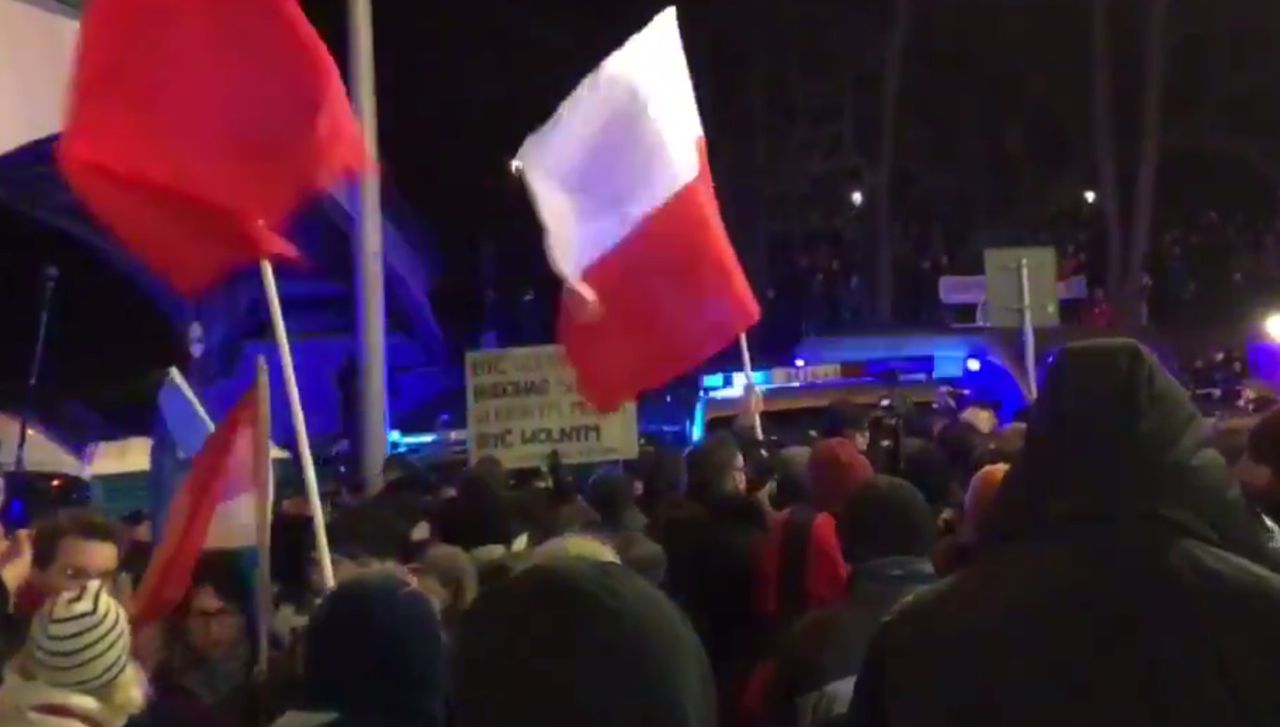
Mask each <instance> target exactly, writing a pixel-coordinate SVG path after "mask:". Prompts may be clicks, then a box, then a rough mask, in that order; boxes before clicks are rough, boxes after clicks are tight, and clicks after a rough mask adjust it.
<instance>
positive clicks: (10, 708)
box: [0, 670, 127, 727]
mask: <svg viewBox="0 0 1280 727" xmlns="http://www.w3.org/2000/svg"><path fill="white" fill-rule="evenodd" d="M126 721H127V720H126V718H124V717H123V716H121V715H119V714H116V713H115V712H114V711H113V710H111V709H109V708H107V707H106V706H105V705H103V704H102V702H100V701H98V700H97V699H96V698H94V697H92V696H90V695H88V694H83V693H81V692H72V691H68V690H66V689H57V688H55V687H50V686H47V685H45V684H42V683H40V682H37V681H28V680H26V679H23V678H22V677H21V676H19V675H18V674H16V673H14V672H13V671H12V670H8V671H6V672H5V675H4V685H3V686H0V725H4V727H121V725H123V724H124V723H125V722H126Z"/></svg>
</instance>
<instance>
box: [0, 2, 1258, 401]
mask: <svg viewBox="0 0 1280 727" xmlns="http://www.w3.org/2000/svg"><path fill="white" fill-rule="evenodd" d="M302 4H303V7H304V9H305V11H306V12H307V13H308V15H309V16H310V17H311V19H312V21H313V23H314V24H315V25H316V27H317V28H318V30H319V31H320V33H321V35H322V36H323V37H324V38H325V40H326V42H328V43H329V44H330V47H331V48H332V49H333V51H334V55H335V57H336V58H337V59H338V62H339V64H340V65H342V66H345V54H346V48H345V30H346V29H345V18H346V7H345V0H302ZM666 4H668V3H665V2H662V0H594V1H593V0H469V1H465V2H443V1H440V0H429V1H424V0H416V1H415V0H376V1H375V9H376V12H375V16H376V43H377V47H378V57H377V62H378V82H379V83H378V101H379V106H380V109H379V111H380V132H381V142H382V143H381V147H382V149H381V151H382V163H383V167H384V169H385V172H386V177H387V179H388V180H389V182H390V185H391V187H392V188H394V189H395V191H396V193H397V194H398V196H399V197H400V198H401V199H402V201H403V202H404V203H405V205H404V207H405V208H407V209H409V210H411V211H412V213H413V214H414V216H415V222H416V223H417V226H418V227H420V228H421V229H423V230H425V231H427V233H428V235H430V236H431V238H432V242H433V245H432V247H433V249H434V251H435V254H436V256H437V260H436V265H435V268H436V283H435V291H434V301H435V306H436V312H437V314H438V317H439V318H440V320H441V323H442V325H443V327H444V329H445V334H446V336H447V337H449V338H451V339H452V345H453V346H454V347H455V350H460V349H461V347H463V346H465V345H466V339H467V338H469V337H472V336H474V335H475V334H476V332H477V331H478V327H479V326H478V324H479V310H480V307H481V306H480V302H481V300H482V297H483V290H482V280H484V279H486V278H487V279H489V280H491V281H493V282H494V283H495V284H496V285H497V286H498V287H500V288H501V289H503V290H504V291H507V292H508V293H509V292H510V291H517V292H518V291H520V290H523V289H524V288H529V287H532V288H535V289H537V290H538V291H539V292H540V293H541V294H543V295H544V296H545V298H546V300H547V301H548V303H547V304H546V305H545V308H546V309H547V310H548V311H549V310H550V303H549V301H550V300H552V299H553V298H554V291H555V285H554V281H553V280H552V279H551V277H550V274H549V271H548V269H547V265H546V262H545V259H544V257H543V253H542V249H541V239H540V231H539V229H538V227H537V225H536V221H535V219H534V217H533V214H532V211H531V210H530V207H529V203H528V200H527V196H526V193H525V191H524V189H523V187H522V185H521V184H520V183H519V181H518V180H516V179H514V178H512V177H511V176H510V175H509V173H508V172H507V163H508V161H509V159H510V157H511V156H512V155H513V154H514V153H515V151H516V150H517V149H518V147H519V145H520V143H521V141H522V139H523V138H524V137H525V135H527V134H528V133H529V132H530V131H532V130H533V129H535V128H536V127H537V126H538V125H539V124H541V123H542V121H543V120H545V119H546V118H547V117H548V116H549V115H550V114H551V113H552V111H553V110H554V109H555V107H556V105H557V104H558V103H559V102H560V100H562V99H563V98H564V97H565V95H567V94H568V93H569V92H570V91H571V90H572V89H573V87H574V86H575V84H576V83H577V82H578V81H579V80H580V79H581V78H582V77H583V76H584V75H585V74H587V73H588V72H590V70H591V69H592V68H593V67H594V66H595V65H596V64H597V63H599V62H600V60H602V59H603V58H604V57H605V56H606V55H607V54H608V53H609V52H610V51H611V50H612V49H614V48H616V47H617V46H618V45H619V44H620V43H621V42H622V41H623V40H624V39H625V38H627V37H628V36H629V35H630V34H632V33H633V32H635V31H636V30H638V29H639V28H641V27H642V26H643V25H644V24H645V23H646V22H647V21H648V20H649V19H650V18H651V17H652V16H653V15H654V14H655V13H656V12H658V11H659V10H660V9H661V8H662V7H663V6H664V5H666ZM1112 4H1113V6H1114V7H1115V8H1116V14H1115V18H1114V20H1115V22H1114V25H1113V34H1114V38H1113V41H1112V45H1113V46H1114V48H1115V55H1114V61H1115V68H1116V69H1117V71H1116V83H1117V86H1118V88H1117V94H1116V98H1117V112H1118V115H1119V117H1120V118H1118V120H1117V130H1118V134H1119V140H1120V148H1121V156H1122V157H1124V159H1122V162H1123V163H1124V164H1127V165H1131V160H1132V158H1133V154H1132V150H1133V149H1134V148H1135V147H1136V144H1135V141H1136V139H1135V137H1134V130H1135V128H1136V124H1135V123H1134V119H1135V116H1136V105H1137V104H1136V99H1137V96H1138V94H1137V85H1136V84H1137V73H1136V68H1137V65H1138V64H1137V62H1136V60H1137V56H1136V53H1137V51H1136V49H1137V47H1138V42H1137V39H1138V38H1139V37H1140V36H1139V28H1140V26H1139V23H1138V14H1137V12H1136V9H1140V8H1141V7H1142V4H1141V3H1129V2H1119V1H1117V2H1113V3H1112ZM912 5H913V7H914V8H915V12H914V14H913V24H912V26H911V32H910V35H909V39H908V42H907V48H906V59H905V69H904V77H903V84H902V95H901V101H900V104H901V107H900V110H899V121H898V124H897V128H896V129H895V134H896V136H897V139H898V164H897V172H896V173H895V176H894V179H893V188H894V193H895V198H896V201H895V205H896V207H897V209H898V210H900V213H901V214H902V215H903V216H905V217H915V218H921V219H928V220H932V221H934V223H936V224H938V225H941V226H943V228H944V229H945V231H946V232H947V234H950V235H953V236H954V237H955V238H957V239H962V238H964V237H965V236H967V235H969V234H971V233H972V232H973V231H974V230H979V229H986V228H991V227H999V226H1012V225H1020V226H1024V227H1032V228H1034V226H1036V225H1039V224H1042V223H1043V221H1044V220H1046V219H1051V218H1052V217H1053V215H1054V214H1057V211H1059V210H1060V209H1061V208H1063V207H1064V206H1068V207H1069V206H1071V205H1076V206H1077V207H1078V205H1079V201H1078V200H1079V194H1080V190H1081V189H1082V188H1085V187H1088V186H1091V185H1093V184H1094V182H1095V181H1096V180H1095V179H1094V172H1093V147H1092V135H1091V130H1090V123H1089V108H1090V88H1091V86H1090V79H1091V75H1090V66H1089V57H1090V56H1089V47H1090V46H1089V12H1088V8H1089V6H1090V3H1089V2H1087V1H1086V0H965V1H964V2H959V1H957V2H949V1H948V2H924V0H915V1H914V2H913V3H912ZM678 7H679V9H680V14H681V26H682V32H683V35H684V40H685V45H686V50H687V53H688V56H689V60H690V65H691V67H692V72H693V77H694V84H695V88H696V90H697V92H698V96H699V103H700V106H701V111H702V116H703V120H704V126H705V127H706V131H707V136H708V141H709V147H710V155H711V162H712V168H713V170H714V173H715V178H716V181H717V188H718V193H719V196H720V198H721V204H722V207H723V209H724V212H725V216H726V223H727V225H728V228H729V230H730V234H731V236H732V237H733V238H734V242H735V244H736V245H737V246H738V249H739V254H740V256H741V257H742V259H743V263H744V265H745V266H746V268H747V271H748V273H749V275H751V276H752V278H753V282H754V284H755V285H756V288H757V291H758V293H761V294H762V297H763V295H764V293H765V292H766V291H767V290H769V289H770V288H771V287H774V286H775V285H777V284H778V282H779V281H778V280H776V276H777V275H778V274H779V271H781V270H783V269H785V266H786V264H787V261H788V260H789V259H790V258H794V257H795V256H796V255H797V254H798V252H799V251H805V250H812V249H815V248H816V247H820V246H826V247H829V248H841V249H844V250H847V251H849V253H850V255H851V256H852V257H853V258H854V260H858V259H859V256H863V259H865V249H866V240H867V239H868V234H867V233H868V229H869V228H868V224H867V223H868V219H869V217H868V216H867V214H866V212H865V211H863V212H861V213H857V214H855V213H853V212H852V211H851V210H850V209H849V206H848V201H847V200H848V194H849V190H850V188H852V187H855V186H859V185H861V184H863V183H864V182H865V175H866V170H867V169H868V168H871V167H873V166H874V164H875V163H876V161H877V158H876V157H877V154H878V146H877V144H878V140H879V132H880V129H879V97H880V91H881V86H882V83H883V62H884V46H885V43H886V36H887V29H888V27H889V26H890V17H891V12H890V9H891V7H892V0H687V1H686V2H681V3H679V4H678ZM1170 7H1171V15H1170V22H1169V28H1168V32H1167V35H1168V45H1167V55H1166V59H1167V63H1168V66H1167V74H1168V75H1167V86H1166V91H1165V104H1164V106H1165V114H1166V119H1165V122H1166V131H1167V134H1168V135H1169V137H1170V139H1171V141H1170V143H1169V145H1168V148H1167V149H1166V151H1165V156H1164V159H1163V160H1162V170H1163V173H1164V176H1163V177H1162V179H1161V182H1160V208H1159V210H1158V212H1157V214H1158V216H1172V215H1177V214H1186V213H1188V212H1189V211H1191V210H1193V209H1194V208H1195V206H1197V205H1209V204H1211V205H1213V206H1215V207H1217V208H1219V209H1222V208H1230V207H1232V206H1235V207H1238V208H1239V210H1238V211H1239V212H1240V213H1242V214H1245V213H1248V214H1258V215H1267V214H1270V212H1271V211H1272V209H1273V207H1274V202H1275V198H1276V196H1275V191H1274V190H1275V187H1276V184H1275V178H1276V173H1277V172H1278V171H1280V144H1277V140H1278V139H1280V134H1278V133H1277V129H1280V83H1278V82H1277V79H1280V43H1278V42H1277V40H1276V39H1277V38H1280V3H1262V2H1255V1H1254V0H1174V2H1171V3H1170ZM833 136H834V137H839V138H834V140H833V138H831V137H833ZM1233 149H1234V150H1239V149H1243V150H1244V152H1245V153H1238V152H1235V151H1232V150H1233ZM1268 175H1270V176H1268ZM1122 176H1123V174H1122ZM1124 183H1125V181H1124V180H1122V184H1124ZM0 235H4V239H3V240H0V266H3V268H4V269H3V270H0V283H3V288H4V289H3V290H2V291H0V305H3V306H4V307H5V311H6V317H5V318H4V319H3V320H4V321H6V325H5V330H3V331H0V345H3V347H4V352H3V355H2V356H0V399H3V398H5V394H4V392H5V391H6V390H9V391H13V390H14V387H15V386H18V385H20V383H21V382H22V381H23V380H24V379H25V368H26V363H25V361H26V355H27V352H28V351H29V350H30V346H31V343H32V337H33V335H34V331H33V328H34V323H33V320H34V311H35V300H36V298H35V296H34V293H35V291H36V288H37V286H38V282H37V279H38V271H39V268H40V267H41V265H42V261H41V259H40V258H41V255H42V252H41V251H42V249H43V248H42V247H41V246H42V245H47V246H50V249H52V247H53V246H57V245H61V244H62V243H60V242H57V241H54V240H52V239H47V240H44V241H39V235H38V234H35V233H34V232H33V231H32V230H30V229H26V228H23V227H21V226H20V225H14V224H8V225H7V226H6V224H5V220H3V219H0ZM486 251H487V252H486ZM69 254H70V253H69ZM76 255H79V253H74V254H72V256H73V257H75V256H76ZM74 265H80V266H81V267H83V268H84V269H85V270H88V271H91V270H92V267H93V262H92V259H91V258H86V259H85V261H82V262H75V263H74ZM84 277H86V278H88V279H90V281H91V280H92V278H93V276H92V275H86V276H84ZM90 284H91V283H86V285H90ZM122 285H123V286H124V287H121V286H122ZM127 287H128V286H127V285H124V283H120V282H119V281H116V282H112V281H110V280H106V279H105V278H104V279H103V282H101V284H100V285H98V287H97V288H91V289H86V290H85V291H83V292H81V293H76V294H75V295H73V296H71V297H75V298H77V299H76V300H74V301H69V302H67V303H66V305H69V306H71V309H70V312H67V311H68V309H64V313H63V315H64V316H67V318H64V319H63V324H64V325H65V326H66V328H64V329H63V330H62V333H61V334H60V335H62V336H65V337H67V338H81V339H84V342H83V344H82V345H80V346H78V347H77V348H75V349H74V353H75V355H74V357H67V358H74V359H75V365H72V364H65V369H64V371H63V373H64V374H65V376H63V377H62V378H63V379H64V381H63V383H64V384H69V383H78V384H82V385H83V387H92V385H93V384H94V383H95V382H96V381H97V380H99V378H114V377H115V374H117V373H120V372H124V371H127V370H129V369H130V367H131V366H133V367H135V368H136V367H138V366H152V365H155V364H157V363H163V362H165V361H167V360H168V359H171V358H172V357H173V356H175V355H176V354H175V352H180V350H181V345H180V344H179V343H178V342H177V341H176V340H175V339H174V336H173V332H172V331H171V330H166V326H167V325H168V324H167V322H166V320H165V318H164V316H163V315H162V314H160V313H158V312H157V311H154V310H149V309H148V308H147V305H146V299H145V297H144V296H143V295H142V294H141V293H140V292H138V291H132V292H130V291H129V290H127ZM548 317H549V316H548ZM121 320H125V321H128V322H129V325H127V326H121V325H119V321H121ZM768 320H769V315H768V311H766V323H768ZM131 357H132V358H131ZM81 373H83V376H84V380H83V381H78V380H77V379H76V377H77V376H78V375H80V374H81Z"/></svg>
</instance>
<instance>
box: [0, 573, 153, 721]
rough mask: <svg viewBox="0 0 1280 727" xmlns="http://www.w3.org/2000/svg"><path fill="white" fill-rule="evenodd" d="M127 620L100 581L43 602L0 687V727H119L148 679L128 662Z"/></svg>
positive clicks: (134, 710)
mask: <svg viewBox="0 0 1280 727" xmlns="http://www.w3.org/2000/svg"><path fill="white" fill-rule="evenodd" d="M131 646H132V639H131V638H130V633H129V616H128V614H126V613H125V610H124V607H123V606H121V605H120V604H119V603H117V602H116V600H115V599H114V598H112V597H111V595H110V593H108V591H107V588H106V586H104V585H103V583H102V581H98V580H93V581H88V582H86V583H85V584H83V585H81V586H80V587H78V588H76V589H75V590H70V591H63V592H62V593H59V594H57V595H56V596H54V597H53V598H51V599H49V600H47V601H46V602H45V604H44V605H43V606H42V607H41V608H40V610H39V611H38V612H37V613H36V615H35V618H34V619H33V620H32V623H31V631H30V635H29V638H28V641H27V644H26V646H24V647H23V649H22V651H21V652H19V654H18V655H17V656H16V657H14V659H13V660H12V661H11V662H10V663H9V665H8V667H7V668H6V670H5V675H4V684H3V686H0V725H4V727H121V725H123V724H124V723H125V722H127V721H129V719H130V718H132V717H133V716H135V715H137V714H139V713H140V712H142V710H143V708H144V707H145V706H146V702H147V680H146V676H145V674H144V673H143V671H142V667H141V666H139V665H138V664H137V663H136V662H135V661H134V660H133V659H132V658H131V657H130V649H131Z"/></svg>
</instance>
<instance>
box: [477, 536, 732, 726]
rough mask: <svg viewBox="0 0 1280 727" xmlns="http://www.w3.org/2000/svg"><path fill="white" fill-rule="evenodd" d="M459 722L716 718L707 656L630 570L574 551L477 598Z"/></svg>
mask: <svg viewBox="0 0 1280 727" xmlns="http://www.w3.org/2000/svg"><path fill="white" fill-rule="evenodd" d="M453 673H454V677H455V680H454V685H455V689H454V696H455V699H456V707H457V713H456V716H457V720H456V727H526V726H528V725H546V727H604V726H605V725H608V726H609V727H712V726H713V725H714V724H715V720H716V708H715V687H714V683H713V681H712V677H711V669H710V667H709V665H708V663H707V657H706V654H705V653H704V652H703V650H702V647H701V645H700V644H699V643H698V637H697V636H696V635H695V634H694V632H693V629H692V628H691V627H690V626H689V623H688V621H687V620H685V618H684V616H682V615H681V613H680V611H679V610H678V609H677V608H676V607H675V605H674V604H672V603H671V602H670V601H669V600H667V598H666V596H664V595H663V594H662V593H661V592H660V591H658V590H657V589H656V588H654V587H653V586H651V585H649V584H648V583H646V582H644V581H643V580H642V579H641V578H640V577H639V576H638V575H636V574H635V573H632V572H631V571H630V570H629V569H627V568H625V567H623V566H619V565H615V564H610V563H596V562H590V561H586V560H569V561H566V562H560V563H556V564H554V565H541V566H535V567H533V568H530V569H528V570H526V571H524V572H522V573H520V574H518V575H516V576H514V577H513V578H511V579H510V580H509V581H507V582H505V583H502V584H500V585H498V586H495V587H494V588H492V589H490V590H489V591H487V592H485V593H484V594H482V595H481V596H480V599H479V600H478V601H476V603H475V604H474V605H473V606H472V607H471V609H470V610H468V611H467V613H466V615H464V616H463V619H462V625H461V628H460V629H459V632H458V639H457V642H456V643H455V648H454V671H453Z"/></svg>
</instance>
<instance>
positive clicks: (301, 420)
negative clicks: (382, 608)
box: [258, 260, 335, 590]
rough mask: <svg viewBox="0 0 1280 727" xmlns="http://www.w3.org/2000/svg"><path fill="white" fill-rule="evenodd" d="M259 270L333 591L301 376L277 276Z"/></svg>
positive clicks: (264, 267) (264, 265) (323, 573)
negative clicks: (281, 302)
mask: <svg viewBox="0 0 1280 727" xmlns="http://www.w3.org/2000/svg"><path fill="white" fill-rule="evenodd" d="M258 267H259V269H260V270H261V272H262V287H263V289H264V290H266V293H267V309H268V310H269V311H270V312H271V328H272V330H273V331H274V332H275V337H276V348H277V349H278V350H279V352H280V372H281V373H282V374H283V375H284V391H285V394H287V395H288V397H289V415H290V417H291V418H292V420H293V433H294V436H295V438H296V439H297V441H298V459H300V460H302V461H301V462H299V464H301V465H302V482H303V484H304V485H306V488H307V504H308V505H310V506H311V527H312V530H314V531H315V535H316V555H317V556H318V557H319V559H320V578H321V581H322V582H323V583H324V587H325V590H333V587H334V585H335V581H334V577H333V556H332V555H331V554H330V552H329V533H328V532H327V531H326V530H325V527H324V504H323V503H321V502H320V482H319V480H318V479H317V478H316V463H315V460H313V459H311V437H310V436H308V435H307V419H306V416H305V415H304V414H303V413H302V396H301V395H300V394H299V393H298V377H297V375H296V374H294V371H293V352H292V351H291V350H290V348H289V333H288V332H287V331H286V330H285V328H284V313H283V311H281V310H280V292H279V291H278V290H277V289H276V274H275V271H274V270H272V268H271V261H269V260H261V261H259V263H258Z"/></svg>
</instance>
